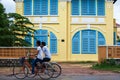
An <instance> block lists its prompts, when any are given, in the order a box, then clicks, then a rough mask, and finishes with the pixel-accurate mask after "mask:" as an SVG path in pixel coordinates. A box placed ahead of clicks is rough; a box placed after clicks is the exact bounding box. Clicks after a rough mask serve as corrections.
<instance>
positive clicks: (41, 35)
mask: <svg viewBox="0 0 120 80" xmlns="http://www.w3.org/2000/svg"><path fill="white" fill-rule="evenodd" d="M37 40H39V41H41V42H42V41H44V42H45V43H46V44H48V31H47V30H36V31H35V32H34V46H36V41H37Z"/></svg>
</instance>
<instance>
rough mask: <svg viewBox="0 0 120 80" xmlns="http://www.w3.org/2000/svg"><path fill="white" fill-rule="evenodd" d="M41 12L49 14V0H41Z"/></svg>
mask: <svg viewBox="0 0 120 80" xmlns="http://www.w3.org/2000/svg"><path fill="white" fill-rule="evenodd" d="M40 2H41V5H40V6H41V13H40V15H48V0H40Z"/></svg>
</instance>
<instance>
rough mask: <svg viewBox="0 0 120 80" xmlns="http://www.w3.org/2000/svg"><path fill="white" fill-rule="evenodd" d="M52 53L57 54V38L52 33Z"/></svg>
mask: <svg viewBox="0 0 120 80" xmlns="http://www.w3.org/2000/svg"><path fill="white" fill-rule="evenodd" d="M50 52H51V53H52V54H55V53H57V38H56V36H55V35H54V34H53V33H52V32H50Z"/></svg>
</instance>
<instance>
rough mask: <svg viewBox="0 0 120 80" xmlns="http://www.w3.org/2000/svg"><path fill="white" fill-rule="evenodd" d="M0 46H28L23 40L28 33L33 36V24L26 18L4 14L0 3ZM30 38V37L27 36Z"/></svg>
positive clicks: (13, 14)
mask: <svg viewBox="0 0 120 80" xmlns="http://www.w3.org/2000/svg"><path fill="white" fill-rule="evenodd" d="M0 20H1V21H0V46H7V47H8V46H30V45H31V44H30V43H28V42H26V41H25V40H24V37H25V36H28V35H27V34H28V33H31V37H32V36H33V33H34V29H33V26H34V25H33V24H32V23H31V22H30V21H29V19H28V18H26V17H24V16H21V15H20V14H17V13H9V14H6V13H5V9H4V7H3V5H2V4H1V3H0ZM29 36H30V35H29Z"/></svg>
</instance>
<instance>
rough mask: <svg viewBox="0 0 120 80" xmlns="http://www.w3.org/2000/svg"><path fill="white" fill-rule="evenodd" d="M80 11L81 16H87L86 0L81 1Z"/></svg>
mask: <svg viewBox="0 0 120 80" xmlns="http://www.w3.org/2000/svg"><path fill="white" fill-rule="evenodd" d="M81 7H82V8H81V11H82V13H81V14H82V15H87V14H88V0H81Z"/></svg>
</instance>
